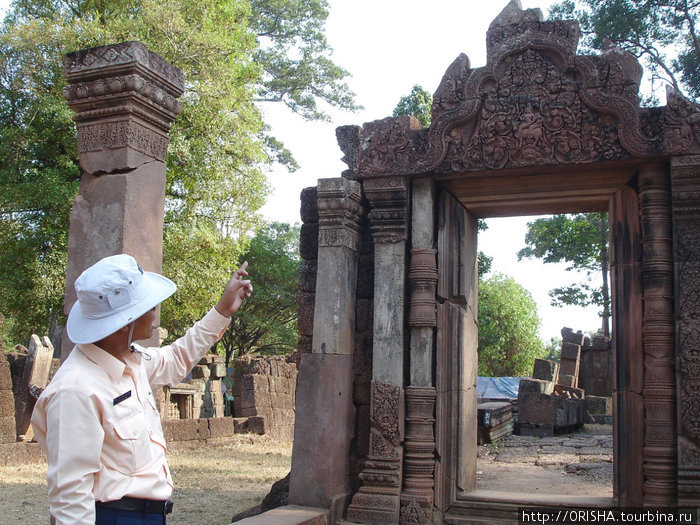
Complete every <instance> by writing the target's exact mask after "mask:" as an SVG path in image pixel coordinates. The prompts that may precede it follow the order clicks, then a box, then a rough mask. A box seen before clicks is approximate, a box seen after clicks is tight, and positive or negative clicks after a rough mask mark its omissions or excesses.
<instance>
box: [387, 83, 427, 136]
mask: <svg viewBox="0 0 700 525" xmlns="http://www.w3.org/2000/svg"><path fill="white" fill-rule="evenodd" d="M432 104H433V96H432V95H431V94H430V93H428V92H427V91H426V90H425V89H423V88H422V87H421V86H419V85H417V84H416V85H415V86H413V89H411V93H410V94H408V95H406V96H405V97H401V98H400V99H399V102H398V103H397V104H396V107H395V108H394V112H393V113H392V116H394V117H398V116H400V115H412V116H414V117H416V118H417V119H418V122H420V123H421V126H423V127H424V128H427V127H428V126H430V119H431V117H432V113H431V106H432Z"/></svg>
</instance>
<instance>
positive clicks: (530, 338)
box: [479, 274, 547, 377]
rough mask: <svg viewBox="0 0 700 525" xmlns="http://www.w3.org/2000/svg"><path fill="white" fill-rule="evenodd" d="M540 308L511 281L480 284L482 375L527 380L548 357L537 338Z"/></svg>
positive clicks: (498, 277)
mask: <svg viewBox="0 0 700 525" xmlns="http://www.w3.org/2000/svg"><path fill="white" fill-rule="evenodd" d="M539 327H540V319H539V317H538V316H537V304H536V303H535V301H534V299H533V298H532V295H530V292H528V291H527V290H526V289H525V288H523V287H522V286H521V285H519V284H518V283H516V282H515V280H514V279H513V278H512V277H508V276H505V275H502V274H495V275H493V276H492V277H490V278H489V279H486V280H483V281H480V282H479V375H483V376H491V377H499V376H528V375H530V374H531V373H532V366H533V364H534V362H535V359H536V358H541V357H543V356H544V355H546V353H547V351H546V350H545V347H544V345H543V344H542V341H541V340H540V338H539V336H538V335H537V331H538V330H539Z"/></svg>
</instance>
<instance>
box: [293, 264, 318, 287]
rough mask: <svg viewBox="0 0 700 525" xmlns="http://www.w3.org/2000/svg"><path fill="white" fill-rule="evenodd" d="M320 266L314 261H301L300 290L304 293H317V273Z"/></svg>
mask: <svg viewBox="0 0 700 525" xmlns="http://www.w3.org/2000/svg"><path fill="white" fill-rule="evenodd" d="M317 270H318V264H317V262H316V261H315V260H314V261H304V260H302V261H301V265H300V266H299V284H298V287H299V290H300V291H302V292H311V293H313V292H315V291H316V273H317Z"/></svg>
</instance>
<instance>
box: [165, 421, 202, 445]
mask: <svg viewBox="0 0 700 525" xmlns="http://www.w3.org/2000/svg"><path fill="white" fill-rule="evenodd" d="M161 424H162V426H163V435H164V436H165V440H166V441H193V440H195V439H197V438H198V437H199V434H198V432H197V429H198V423H197V420H196V419H164V420H163V421H161Z"/></svg>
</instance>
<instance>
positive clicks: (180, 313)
mask: <svg viewBox="0 0 700 525" xmlns="http://www.w3.org/2000/svg"><path fill="white" fill-rule="evenodd" d="M243 248H244V247H243V246H241V243H240V242H237V241H235V240H234V239H232V238H231V237H226V236H224V235H222V234H221V231H220V230H219V228H217V226H216V225H215V224H213V223H212V222H211V221H208V220H203V219H200V220H193V221H191V222H179V223H177V224H174V225H172V226H171V227H170V228H168V229H167V230H165V233H164V235H163V266H164V267H166V268H167V269H168V270H167V274H168V277H170V278H171V279H172V280H173V281H175V283H177V285H178V289H177V291H176V292H175V294H173V296H172V297H171V298H170V299H168V300H167V301H165V302H164V303H163V308H162V311H161V319H160V324H161V326H162V327H163V328H165V329H166V330H168V339H167V341H172V340H174V339H176V338H177V337H179V336H180V335H182V334H183V333H184V332H185V331H186V330H187V329H188V328H189V327H190V326H192V324H193V323H194V322H195V321H197V320H198V319H200V318H201V317H202V316H203V315H204V314H205V313H206V312H207V311H208V310H209V309H210V308H211V307H212V306H213V305H215V304H216V302H217V301H218V300H219V297H220V295H221V290H223V287H224V285H225V284H226V282H227V281H228V279H229V278H230V277H231V273H232V272H233V271H234V270H235V269H236V268H238V266H239V264H238V261H239V260H241V259H240V256H241V252H242V250H243Z"/></svg>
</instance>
